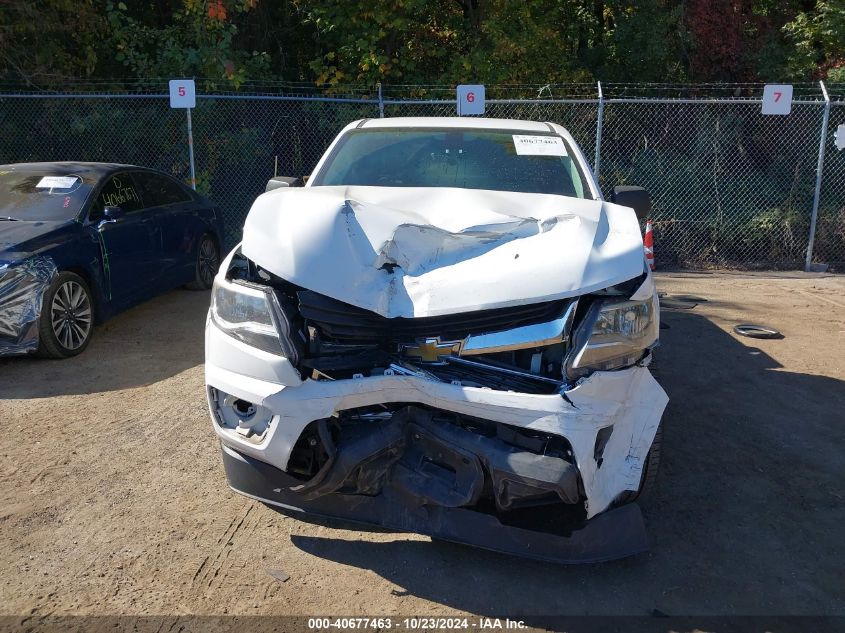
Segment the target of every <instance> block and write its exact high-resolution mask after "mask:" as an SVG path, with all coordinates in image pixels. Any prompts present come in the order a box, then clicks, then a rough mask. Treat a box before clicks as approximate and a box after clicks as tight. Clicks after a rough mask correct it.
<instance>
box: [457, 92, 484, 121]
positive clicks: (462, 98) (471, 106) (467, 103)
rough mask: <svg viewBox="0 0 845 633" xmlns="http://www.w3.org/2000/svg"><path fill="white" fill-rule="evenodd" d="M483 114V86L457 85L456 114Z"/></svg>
mask: <svg viewBox="0 0 845 633" xmlns="http://www.w3.org/2000/svg"><path fill="white" fill-rule="evenodd" d="M467 114H484V86H481V85H470V84H465V85H460V86H458V116H465V115H467Z"/></svg>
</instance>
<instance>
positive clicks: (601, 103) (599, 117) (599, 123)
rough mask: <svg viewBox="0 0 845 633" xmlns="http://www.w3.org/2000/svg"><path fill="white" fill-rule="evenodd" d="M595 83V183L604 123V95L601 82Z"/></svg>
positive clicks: (597, 176) (599, 161)
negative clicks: (597, 94) (596, 84)
mask: <svg viewBox="0 0 845 633" xmlns="http://www.w3.org/2000/svg"><path fill="white" fill-rule="evenodd" d="M597 83H598V87H599V111H598V114H597V116H596V160H595V163H594V164H593V173H595V175H596V182H598V180H599V168H600V167H601V126H602V123H603V122H604V94H603V93H602V90H601V82H600V81H599V82H597ZM599 186H601V185H599Z"/></svg>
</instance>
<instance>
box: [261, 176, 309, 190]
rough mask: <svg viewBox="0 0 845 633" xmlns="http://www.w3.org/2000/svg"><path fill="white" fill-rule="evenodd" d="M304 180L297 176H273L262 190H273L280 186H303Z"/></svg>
mask: <svg viewBox="0 0 845 633" xmlns="http://www.w3.org/2000/svg"><path fill="white" fill-rule="evenodd" d="M304 186H305V181H304V180H303V179H302V178H298V177H297V176H273V177H272V178H271V179H270V180H268V181H267V186H266V187H265V188H264V191H273V189H281V188H282V187H304Z"/></svg>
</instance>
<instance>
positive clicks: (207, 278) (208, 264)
mask: <svg viewBox="0 0 845 633" xmlns="http://www.w3.org/2000/svg"><path fill="white" fill-rule="evenodd" d="M218 268H220V249H219V248H218V246H217V242H216V241H214V238H213V237H212V236H211V235H210V234H209V233H206V234H205V235H203V236H202V239H200V243H199V245H198V246H197V261H196V264H195V266H194V280H193V281H192V282H191V283H189V284H188V286H187V287H188V289H189V290H208V289H209V288H211V285H212V284H213V283H214V276H215V275H216V274H217V269H218Z"/></svg>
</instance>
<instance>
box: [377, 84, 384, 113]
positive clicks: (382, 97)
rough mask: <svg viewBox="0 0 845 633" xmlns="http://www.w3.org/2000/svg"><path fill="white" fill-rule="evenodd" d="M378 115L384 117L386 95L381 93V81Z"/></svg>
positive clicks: (379, 85)
mask: <svg viewBox="0 0 845 633" xmlns="http://www.w3.org/2000/svg"><path fill="white" fill-rule="evenodd" d="M377 85H378V117H379V118H380V119H383V118H384V96H383V95H382V93H381V82H378V84H377Z"/></svg>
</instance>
